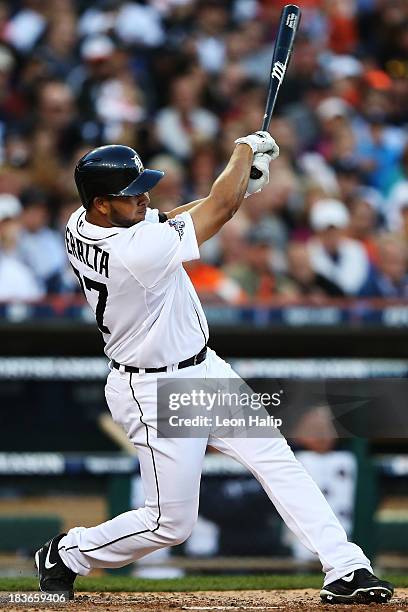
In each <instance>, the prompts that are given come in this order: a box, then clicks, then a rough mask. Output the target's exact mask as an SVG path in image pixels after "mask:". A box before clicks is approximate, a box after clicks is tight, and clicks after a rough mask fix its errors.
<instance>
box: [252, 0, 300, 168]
mask: <svg viewBox="0 0 408 612" xmlns="http://www.w3.org/2000/svg"><path fill="white" fill-rule="evenodd" d="M301 14H302V13H301V10H300V8H299V7H298V6H296V4H287V5H286V6H285V7H284V8H283V10H282V14H281V18H280V23H279V30H278V35H277V37H276V41H275V48H274V51H273V57H272V65H271V74H270V78H269V85H268V95H267V99H266V105H265V114H264V117H263V122H262V127H261V130H263V131H267V130H268V129H269V125H270V123H271V119H272V115H273V110H274V108H275V104H276V99H277V97H278V92H279V89H280V86H281V85H282V82H283V79H284V78H285V74H286V70H287V67H288V65H289V61H290V56H291V54H292V50H293V45H294V42H295V36H296V32H297V30H298V27H299V23H300V17H301ZM261 176H262V173H261V171H260V170H258V169H257V168H254V167H252V168H251V178H253V179H258V178H260V177H261Z"/></svg>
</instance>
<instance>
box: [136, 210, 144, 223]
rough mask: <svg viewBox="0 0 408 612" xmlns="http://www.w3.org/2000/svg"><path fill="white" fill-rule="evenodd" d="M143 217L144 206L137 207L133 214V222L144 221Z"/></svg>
mask: <svg viewBox="0 0 408 612" xmlns="http://www.w3.org/2000/svg"><path fill="white" fill-rule="evenodd" d="M145 217H146V206H143V207H139V208H138V210H137V212H136V215H135V223H138V222H139V221H144V219H145Z"/></svg>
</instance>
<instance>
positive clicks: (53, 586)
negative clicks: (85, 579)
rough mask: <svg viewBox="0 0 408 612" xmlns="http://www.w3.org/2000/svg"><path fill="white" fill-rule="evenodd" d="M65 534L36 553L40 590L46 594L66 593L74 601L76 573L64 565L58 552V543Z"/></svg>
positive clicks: (53, 539) (50, 541)
mask: <svg viewBox="0 0 408 612" xmlns="http://www.w3.org/2000/svg"><path fill="white" fill-rule="evenodd" d="M64 535H65V533H61V534H60V535H58V536H55V538H52V539H51V540H49V542H47V543H46V544H44V546H43V547H42V548H40V549H39V550H37V552H36V553H35V564H36V566H37V570H38V579H39V589H40V591H42V592H44V593H56V592H58V593H64V594H66V595H67V596H68V598H69V599H74V580H75V578H76V576H77V575H76V574H75V572H73V571H72V570H70V569H69V568H68V567H67V566H66V565H64V563H63V561H62V559H61V557H60V556H59V552H58V542H59V541H60V540H61V538H63V537H64Z"/></svg>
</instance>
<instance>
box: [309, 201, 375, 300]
mask: <svg viewBox="0 0 408 612" xmlns="http://www.w3.org/2000/svg"><path fill="white" fill-rule="evenodd" d="M349 221H350V217H349V213H348V212H347V209H346V207H345V206H344V204H343V203H342V202H340V201H338V200H319V201H318V202H316V203H315V204H314V206H313V207H312V210H311V213H310V225H311V227H312V229H313V231H314V232H315V236H313V237H312V238H311V239H310V241H309V252H310V257H311V262H312V267H313V269H314V271H315V272H316V273H318V274H321V275H322V276H323V277H325V278H326V279H327V280H329V281H331V282H332V283H334V284H335V285H337V286H338V287H340V289H341V290H342V291H343V292H344V293H345V294H347V295H356V294H357V293H358V292H359V290H360V289H361V287H362V285H363V283H364V281H365V279H366V278H367V275H368V271H369V262H368V257H367V254H366V252H365V249H364V247H363V246H362V245H361V244H360V243H359V242H357V241H356V240H353V239H351V238H347V237H346V235H345V230H346V229H347V227H348V225H349Z"/></svg>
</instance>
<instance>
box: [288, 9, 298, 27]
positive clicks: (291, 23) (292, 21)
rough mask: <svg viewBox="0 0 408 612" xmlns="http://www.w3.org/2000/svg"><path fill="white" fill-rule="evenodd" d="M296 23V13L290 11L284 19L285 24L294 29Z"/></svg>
mask: <svg viewBox="0 0 408 612" xmlns="http://www.w3.org/2000/svg"><path fill="white" fill-rule="evenodd" d="M296 24H297V16H296V14H295V13H290V15H288V18H287V20H286V25H287V26H288V28H292V30H296Z"/></svg>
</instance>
